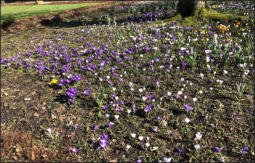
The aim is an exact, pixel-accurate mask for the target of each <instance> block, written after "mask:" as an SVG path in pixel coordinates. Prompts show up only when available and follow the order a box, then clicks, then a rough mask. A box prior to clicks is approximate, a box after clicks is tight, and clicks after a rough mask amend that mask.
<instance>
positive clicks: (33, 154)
mask: <svg viewBox="0 0 255 163" xmlns="http://www.w3.org/2000/svg"><path fill="white" fill-rule="evenodd" d="M31 159H32V160H35V152H34V151H32V158H31Z"/></svg>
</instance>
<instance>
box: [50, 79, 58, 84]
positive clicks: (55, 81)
mask: <svg viewBox="0 0 255 163" xmlns="http://www.w3.org/2000/svg"><path fill="white" fill-rule="evenodd" d="M57 83H58V80H57V79H52V80H51V81H50V82H49V85H52V84H57Z"/></svg>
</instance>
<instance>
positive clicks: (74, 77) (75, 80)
mask: <svg viewBox="0 0 255 163" xmlns="http://www.w3.org/2000/svg"><path fill="white" fill-rule="evenodd" d="M81 79H82V77H81V76H80V75H75V76H73V78H72V80H73V81H74V82H77V81H79V80H81Z"/></svg>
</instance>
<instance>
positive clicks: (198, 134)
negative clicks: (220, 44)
mask: <svg viewBox="0 0 255 163" xmlns="http://www.w3.org/2000/svg"><path fill="white" fill-rule="evenodd" d="M201 138H202V134H201V133H200V132H198V133H196V138H195V140H200V139H201Z"/></svg>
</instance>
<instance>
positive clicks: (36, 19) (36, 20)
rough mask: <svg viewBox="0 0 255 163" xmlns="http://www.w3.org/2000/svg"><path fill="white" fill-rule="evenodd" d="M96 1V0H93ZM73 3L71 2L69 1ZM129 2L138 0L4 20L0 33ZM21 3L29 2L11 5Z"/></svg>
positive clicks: (104, 3)
mask: <svg viewBox="0 0 255 163" xmlns="http://www.w3.org/2000/svg"><path fill="white" fill-rule="evenodd" d="M95 2H97V1H95ZM65 3H70V2H67V1H62V2H51V4H65ZM71 3H73V2H71ZM75 3H80V2H79V1H75ZM130 3H139V1H126V2H115V1H107V2H103V3H102V4H97V5H92V6H85V7H81V8H77V9H72V10H66V11H62V12H58V13H52V14H46V15H42V16H33V17H29V18H24V19H20V20H15V21H12V22H5V23H2V24H1V32H2V33H16V32H20V31H24V30H25V29H28V28H30V27H42V26H43V25H42V24H41V22H42V20H44V21H47V20H49V21H51V20H52V19H54V18H60V19H65V18H70V17H72V18H75V17H79V16H81V15H83V14H84V13H89V12H95V11H100V10H103V9H106V8H108V9H109V8H111V7H112V6H113V5H115V6H119V5H126V4H130ZM18 4H19V5H22V4H29V3H28V2H24V3H13V4H11V5H18Z"/></svg>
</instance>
